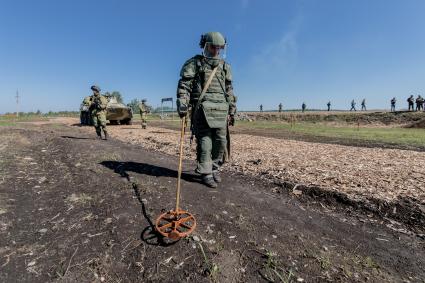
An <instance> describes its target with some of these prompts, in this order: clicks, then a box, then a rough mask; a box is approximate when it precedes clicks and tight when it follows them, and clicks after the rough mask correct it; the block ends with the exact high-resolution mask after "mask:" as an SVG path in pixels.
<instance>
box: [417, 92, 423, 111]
mask: <svg viewBox="0 0 425 283" xmlns="http://www.w3.org/2000/svg"><path fill="white" fill-rule="evenodd" d="M423 104H424V99H423V98H422V96H420V95H418V97H417V98H416V111H421V110H423Z"/></svg>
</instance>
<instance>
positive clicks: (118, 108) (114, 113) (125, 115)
mask: <svg viewBox="0 0 425 283" xmlns="http://www.w3.org/2000/svg"><path fill="white" fill-rule="evenodd" d="M106 98H107V99H108V105H107V106H106V119H107V120H109V122H110V123H111V124H112V125H118V124H121V125H131V119H133V111H132V110H131V108H130V107H128V106H125V105H124V104H122V103H119V102H118V101H117V99H116V98H115V97H112V96H106ZM90 104H91V99H90V96H87V97H85V98H84V100H83V102H82V103H81V106H80V122H81V125H93V122H92V119H91V113H90V112H91V111H90V109H89V108H90Z"/></svg>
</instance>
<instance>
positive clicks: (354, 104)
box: [350, 99, 357, 111]
mask: <svg viewBox="0 0 425 283" xmlns="http://www.w3.org/2000/svg"><path fill="white" fill-rule="evenodd" d="M353 110H354V111H357V110H356V102H355V101H354V99H353V100H352V101H351V108H350V111H353Z"/></svg>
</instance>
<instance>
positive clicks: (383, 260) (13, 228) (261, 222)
mask: <svg viewBox="0 0 425 283" xmlns="http://www.w3.org/2000/svg"><path fill="white" fill-rule="evenodd" d="M126 127H127V126H126ZM123 128H124V127H123ZM110 129H111V131H114V130H116V129H118V127H117V128H116V129H115V128H114V129H112V127H110ZM131 130H132V131H134V132H138V131H141V130H138V129H137V130H135V129H131ZM158 131H167V130H164V129H159V130H158ZM172 133H173V132H172V131H171V133H170V135H171V134H172ZM151 134H154V133H152V132H151ZM15 135H16V136H18V137H20V140H22V141H24V142H19V143H15V142H14V139H13V138H12V139H8V140H7V141H5V140H4V137H6V136H15ZM94 136H95V135H94V131H93V129H92V128H88V127H87V128H82V127H75V126H69V125H63V126H61V127H59V126H55V124H47V125H36V126H33V127H31V128H28V127H24V128H22V127H2V128H0V141H1V143H2V144H3V145H4V146H5V147H4V148H3V149H2V150H1V151H0V155H1V158H0V160H2V162H3V163H2V171H1V172H2V174H3V178H2V179H1V183H0V200H1V202H0V205H1V207H2V208H3V207H5V210H6V211H5V212H4V213H2V214H0V270H1V272H0V281H2V282H17V281H19V282H51V281H58V282H88V281H89V282H182V281H187V282H211V281H213V282H214V281H215V282H279V281H283V282H365V281H368V282H422V281H423V279H424V278H425V272H424V270H423V266H424V264H425V262H424V259H425V252H424V240H423V239H422V238H421V237H420V236H419V235H417V234H414V233H411V232H409V231H408V230H406V229H407V228H408V227H407V228H406V227H404V226H403V225H402V224H401V223H397V222H396V221H393V220H391V219H385V218H382V217H378V216H376V215H373V214H368V213H367V211H366V212H362V211H360V210H361V209H352V208H345V207H343V206H338V205H337V204H336V205H328V204H327V203H326V202H322V201H321V200H320V199H317V200H312V199H303V198H302V197H301V196H300V195H299V194H298V193H296V190H295V191H294V193H290V194H283V193H281V192H279V191H275V190H274V189H275V186H274V185H273V184H270V182H266V181H264V180H261V179H260V178H258V177H255V176H250V175H249V174H241V173H237V172H235V171H234V172H228V173H224V174H223V184H221V185H220V187H219V188H218V189H209V188H206V187H204V186H202V185H200V184H199V176H197V175H195V174H193V173H192V172H193V171H192V169H193V168H194V164H193V162H191V161H185V164H184V168H185V169H184V170H185V172H184V174H183V182H182V187H183V193H182V208H183V209H187V210H189V211H190V212H191V213H193V214H194V215H195V217H196V219H197V224H198V225H197V229H196V231H195V233H194V234H193V236H192V237H189V238H186V239H183V240H181V241H179V242H177V243H169V242H165V241H163V240H161V239H160V238H158V237H157V235H156V234H155V233H153V232H152V222H153V221H154V220H155V217H156V216H157V215H159V213H161V211H163V210H166V209H170V208H172V207H173V205H174V195H175V182H176V176H177V172H176V168H177V158H176V157H175V156H172V155H167V154H164V153H161V152H154V151H152V150H149V148H147V146H148V145H149V143H147V142H144V143H143V144H141V145H138V144H128V143H125V142H122V141H120V140H118V139H115V138H112V139H111V140H109V141H107V142H106V141H100V140H96V139H94ZM161 137H162V136H161ZM25 140H28V141H31V142H30V143H27V142H25ZM175 140H176V137H175V138H174V139H173V141H174V142H175ZM162 142H164V143H167V142H168V141H167V140H162ZM165 146H168V147H172V146H173V143H171V145H164V147H165Z"/></svg>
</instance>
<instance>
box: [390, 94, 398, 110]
mask: <svg viewBox="0 0 425 283" xmlns="http://www.w3.org/2000/svg"><path fill="white" fill-rule="evenodd" d="M396 101H397V100H396V99H395V97H393V99H391V112H395V103H396Z"/></svg>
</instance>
